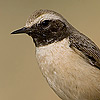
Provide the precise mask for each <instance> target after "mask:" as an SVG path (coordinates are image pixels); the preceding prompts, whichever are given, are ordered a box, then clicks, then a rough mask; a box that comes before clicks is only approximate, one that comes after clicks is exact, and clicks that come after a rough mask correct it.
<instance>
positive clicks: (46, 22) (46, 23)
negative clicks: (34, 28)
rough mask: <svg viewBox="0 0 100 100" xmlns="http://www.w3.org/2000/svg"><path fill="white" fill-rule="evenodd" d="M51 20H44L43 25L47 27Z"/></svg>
mask: <svg viewBox="0 0 100 100" xmlns="http://www.w3.org/2000/svg"><path fill="white" fill-rule="evenodd" d="M49 22H50V21H49V20H44V21H43V22H42V25H43V26H45V27H46V26H48V25H49Z"/></svg>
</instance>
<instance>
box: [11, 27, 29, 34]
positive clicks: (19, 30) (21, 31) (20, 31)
mask: <svg viewBox="0 0 100 100" xmlns="http://www.w3.org/2000/svg"><path fill="white" fill-rule="evenodd" d="M28 31H29V30H28V28H26V27H23V28H21V29H18V30H16V31H14V32H12V33H11V34H20V33H27V32H28Z"/></svg>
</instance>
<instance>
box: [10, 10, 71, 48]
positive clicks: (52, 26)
mask: <svg viewBox="0 0 100 100" xmlns="http://www.w3.org/2000/svg"><path fill="white" fill-rule="evenodd" d="M69 26H70V24H69V23H68V22H67V21H66V20H65V19H64V18H63V17H62V16H61V15H60V14H58V13H57V12H54V11H52V10H37V11H35V12H34V13H33V14H32V15H31V16H30V17H29V18H28V19H27V21H26V25H25V26H24V27H23V28H21V29H18V30H16V31H14V32H12V33H11V34H18V33H26V34H28V35H29V36H31V37H32V38H33V41H34V43H35V45H36V46H37V47H39V46H44V45H47V44H50V43H53V42H57V41H61V40H62V39H64V38H65V37H67V36H68V35H69V33H70V32H69Z"/></svg>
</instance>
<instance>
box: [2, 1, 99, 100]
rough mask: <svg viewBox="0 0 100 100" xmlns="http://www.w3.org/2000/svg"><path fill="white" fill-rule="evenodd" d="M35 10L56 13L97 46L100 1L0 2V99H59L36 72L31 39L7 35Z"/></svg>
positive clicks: (36, 67)
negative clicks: (48, 10)
mask: <svg viewBox="0 0 100 100" xmlns="http://www.w3.org/2000/svg"><path fill="white" fill-rule="evenodd" d="M36 9H52V10H54V11H57V12H59V13H60V14H62V15H63V16H64V17H65V18H66V19H67V20H68V21H69V22H70V23H71V24H72V25H73V26H74V27H76V28H77V29H78V30H79V31H80V32H82V33H84V34H85V35H87V36H88V37H90V38H91V39H92V40H93V41H94V42H95V43H96V44H97V45H98V46H99V47H100V40H99V39H100V0H0V100H60V99H59V97H58V96H56V94H55V93H54V92H53V91H52V89H51V88H50V87H49V86H48V84H47V83H46V81H45V79H44V78H43V76H42V74H41V72H40V70H39V67H38V64H37V61H36V58H35V46H34V43H33V42H32V39H31V37H29V36H27V35H25V34H23V35H11V34H10V33H11V32H12V31H14V30H16V29H18V28H21V27H23V26H24V25H25V22H26V19H27V18H28V16H29V15H30V14H31V13H32V12H33V11H35V10H36Z"/></svg>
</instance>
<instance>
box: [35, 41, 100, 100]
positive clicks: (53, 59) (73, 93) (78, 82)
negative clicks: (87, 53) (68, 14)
mask: <svg viewBox="0 0 100 100" xmlns="http://www.w3.org/2000/svg"><path fill="white" fill-rule="evenodd" d="M36 57H37V61H38V64H39V67H40V69H41V72H42V74H43V75H44V77H45V78H46V80H47V82H48V83H49V85H50V86H51V88H52V89H53V90H54V91H55V92H56V93H57V94H58V95H59V96H60V97H61V98H62V99H63V100H90V99H81V98H82V96H83V97H84V95H85V94H87V93H88V92H89V91H86V89H88V88H90V87H91V86H92V85H91V81H93V80H94V77H90V76H91V75H92V73H93V72H94V71H95V70H94V69H93V67H91V65H90V64H88V63H87V62H86V61H85V60H84V59H83V58H82V57H81V56H80V55H79V54H78V53H77V52H75V51H74V50H73V49H72V48H70V47H69V39H63V40H62V41H59V42H57V43H52V44H49V45H46V46H43V47H36ZM97 74H98V73H96V76H95V77H97V78H98V75H97ZM99 76H100V74H99ZM90 78H91V80H90ZM83 81H84V82H83ZM96 81H97V80H96ZM99 83H100V81H99ZM88 86H90V87H88ZM81 89H83V90H82V91H83V92H87V93H85V94H84V95H82V96H81V97H80V94H81V92H82V91H81ZM99 89H100V88H99ZM91 91H92V90H91ZM89 95H91V94H89ZM86 96H87V97H86V98H89V97H88V95H86ZM79 98H80V99H79ZM91 100H92V99H91ZM93 100H94V99H93Z"/></svg>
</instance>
